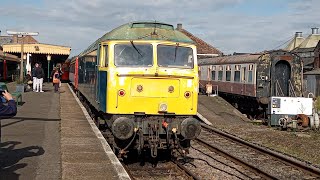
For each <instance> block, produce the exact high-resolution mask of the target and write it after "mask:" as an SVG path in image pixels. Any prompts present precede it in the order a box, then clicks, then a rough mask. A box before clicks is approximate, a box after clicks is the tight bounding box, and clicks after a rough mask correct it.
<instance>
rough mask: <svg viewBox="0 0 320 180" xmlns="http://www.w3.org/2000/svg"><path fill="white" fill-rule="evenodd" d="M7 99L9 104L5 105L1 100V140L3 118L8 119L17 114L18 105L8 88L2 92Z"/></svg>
mask: <svg viewBox="0 0 320 180" xmlns="http://www.w3.org/2000/svg"><path fill="white" fill-rule="evenodd" d="M1 98H3V99H5V100H6V101H8V105H4V104H3V103H2V101H1V102H0V142H1V119H6V118H10V117H13V116H15V115H16V114H17V105H16V102H15V101H14V100H13V98H12V96H11V94H10V93H8V92H7V91H6V90H5V91H4V92H3V93H2V97H1Z"/></svg>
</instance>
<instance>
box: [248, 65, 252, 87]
mask: <svg viewBox="0 0 320 180" xmlns="http://www.w3.org/2000/svg"><path fill="white" fill-rule="evenodd" d="M252 71H253V64H250V65H249V71H248V82H249V83H252V80H253V72H252Z"/></svg>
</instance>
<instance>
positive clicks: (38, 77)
mask: <svg viewBox="0 0 320 180" xmlns="http://www.w3.org/2000/svg"><path fill="white" fill-rule="evenodd" d="M35 75H36V82H37V83H36V92H43V91H42V83H43V77H44V71H43V69H42V67H41V66H39V64H36V69H35Z"/></svg>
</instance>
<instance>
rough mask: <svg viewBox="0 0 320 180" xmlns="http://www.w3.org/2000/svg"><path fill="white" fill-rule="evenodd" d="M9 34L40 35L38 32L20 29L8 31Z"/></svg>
mask: <svg viewBox="0 0 320 180" xmlns="http://www.w3.org/2000/svg"><path fill="white" fill-rule="evenodd" d="M7 34H8V35H24V36H27V35H28V36H38V35H39V33H38V32H22V31H21V32H19V31H7Z"/></svg>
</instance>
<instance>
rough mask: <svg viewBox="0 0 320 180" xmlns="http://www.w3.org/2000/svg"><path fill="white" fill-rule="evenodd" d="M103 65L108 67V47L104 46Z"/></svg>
mask: <svg viewBox="0 0 320 180" xmlns="http://www.w3.org/2000/svg"><path fill="white" fill-rule="evenodd" d="M104 55H105V56H104V64H105V67H108V62H109V55H108V46H104Z"/></svg>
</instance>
